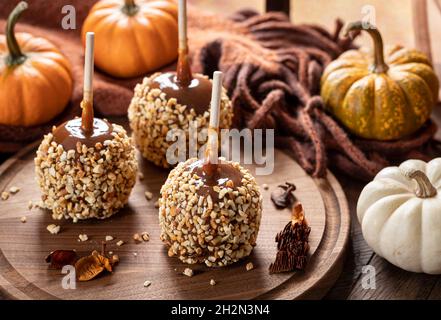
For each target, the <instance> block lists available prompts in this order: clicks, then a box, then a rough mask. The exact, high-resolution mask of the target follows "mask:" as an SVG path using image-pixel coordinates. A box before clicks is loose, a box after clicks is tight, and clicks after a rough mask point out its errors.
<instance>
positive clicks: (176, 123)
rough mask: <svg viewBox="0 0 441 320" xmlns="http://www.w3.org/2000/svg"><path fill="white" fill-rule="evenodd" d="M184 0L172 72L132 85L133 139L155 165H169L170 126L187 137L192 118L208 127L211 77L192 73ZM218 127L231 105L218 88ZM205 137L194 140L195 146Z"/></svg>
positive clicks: (226, 121)
mask: <svg viewBox="0 0 441 320" xmlns="http://www.w3.org/2000/svg"><path fill="white" fill-rule="evenodd" d="M186 16H187V15H186V1H185V0H180V1H179V57H178V65H177V71H176V72H167V73H156V74H154V75H152V76H151V77H147V78H144V80H143V82H142V83H141V84H138V85H137V86H136V88H135V94H134V97H133V99H132V102H131V104H130V106H129V110H128V116H129V120H130V127H131V128H132V130H133V137H134V141H135V143H136V145H137V147H138V148H139V150H140V151H141V153H142V155H143V156H144V158H146V159H148V160H150V161H152V162H153V163H155V164H156V165H158V166H162V167H165V168H168V167H170V164H169V162H168V161H167V159H166V152H167V149H168V148H169V146H170V145H171V144H172V143H173V141H167V139H166V137H167V133H168V132H169V130H171V129H183V130H184V131H185V134H186V138H187V141H188V138H189V134H188V129H189V126H190V125H191V123H192V122H195V123H196V124H197V127H198V130H201V129H203V128H208V122H209V107H210V99H211V90H212V81H211V80H210V79H209V78H208V77H206V76H204V75H201V74H192V72H191V69H190V65H189V59H188V46H187V23H186ZM220 113H221V114H220V119H221V121H220V127H221V128H229V127H230V126H231V123H232V119H233V109H232V106H231V102H230V100H229V99H228V96H227V94H226V91H225V90H222V96H221V105H220ZM205 143H206V141H198V142H197V145H198V148H199V147H202V146H203V145H204V144H205Z"/></svg>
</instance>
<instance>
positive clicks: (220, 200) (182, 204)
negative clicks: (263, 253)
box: [159, 72, 262, 267]
mask: <svg viewBox="0 0 441 320" xmlns="http://www.w3.org/2000/svg"><path fill="white" fill-rule="evenodd" d="M220 78H221V74H220V73H218V72H215V75H214V77H213V79H214V84H213V99H212V103H211V106H212V107H211V117H210V127H209V137H208V139H209V140H208V148H207V154H206V157H205V159H197V158H192V159H189V160H187V161H185V162H181V163H180V164H178V166H177V167H176V168H174V169H173V170H172V171H171V172H170V174H169V176H168V178H167V180H166V182H165V184H164V185H163V186H162V188H161V198H160V199H159V203H160V208H159V221H160V225H161V239H162V241H164V242H165V243H166V245H167V246H168V247H169V251H168V254H169V256H177V257H178V258H179V259H180V260H181V261H183V262H185V263H188V264H194V263H205V264H206V265H207V266H209V267H212V266H226V265H229V264H231V263H234V262H236V261H238V260H240V259H241V258H244V257H246V256H248V255H249V254H250V253H251V251H252V249H253V247H254V246H255V245H256V239H257V234H258V231H259V226H260V220H261V216H262V196H261V194H260V190H259V186H258V185H257V183H256V180H255V179H254V177H253V176H252V175H251V173H250V172H248V170H246V169H244V168H243V167H241V166H240V164H239V163H237V162H231V161H227V160H225V159H222V158H218V138H217V135H218V132H217V131H218V125H219V105H220V93H221V84H220V83H221V80H220Z"/></svg>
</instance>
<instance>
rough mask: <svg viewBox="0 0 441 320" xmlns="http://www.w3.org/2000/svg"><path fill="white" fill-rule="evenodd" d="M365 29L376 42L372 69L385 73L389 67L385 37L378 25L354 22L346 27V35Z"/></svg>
mask: <svg viewBox="0 0 441 320" xmlns="http://www.w3.org/2000/svg"><path fill="white" fill-rule="evenodd" d="M361 30H364V31H366V32H367V33H369V35H370V36H371V37H372V40H373V43H374V64H373V65H372V67H371V70H372V71H373V72H375V73H385V72H387V70H388V69H389V66H388V65H387V64H386V62H385V61H384V49H383V38H382V37H381V34H380V32H379V31H378V29H377V27H375V26H373V25H371V24H370V23H369V22H362V21H357V22H352V23H350V24H349V25H348V26H347V28H346V35H348V34H349V33H350V32H352V31H361Z"/></svg>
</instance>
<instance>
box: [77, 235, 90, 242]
mask: <svg viewBox="0 0 441 320" xmlns="http://www.w3.org/2000/svg"><path fill="white" fill-rule="evenodd" d="M78 240H80V241H82V242H84V241H87V240H89V237H88V236H87V234H80V235H78Z"/></svg>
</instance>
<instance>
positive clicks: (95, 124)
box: [53, 113, 113, 150]
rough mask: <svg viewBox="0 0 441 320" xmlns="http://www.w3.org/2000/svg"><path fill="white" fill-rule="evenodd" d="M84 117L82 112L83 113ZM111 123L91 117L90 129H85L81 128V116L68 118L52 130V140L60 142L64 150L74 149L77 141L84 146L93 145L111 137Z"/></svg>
mask: <svg viewBox="0 0 441 320" xmlns="http://www.w3.org/2000/svg"><path fill="white" fill-rule="evenodd" d="M83 117H84V113H83ZM112 132H113V128H112V125H111V124H110V123H109V122H108V121H106V120H102V119H98V118H93V119H92V130H91V131H89V132H88V131H85V130H84V129H83V121H82V119H81V118H75V119H72V120H69V121H67V122H65V123H63V124H62V125H60V126H58V127H57V128H56V129H55V130H54V132H53V135H54V141H55V142H56V143H58V144H61V145H62V146H63V148H64V150H75V149H76V146H77V142H80V143H81V144H84V145H86V147H88V148H90V147H95V145H96V144H97V143H98V142H100V143H104V141H106V140H112V139H113V135H112Z"/></svg>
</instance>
